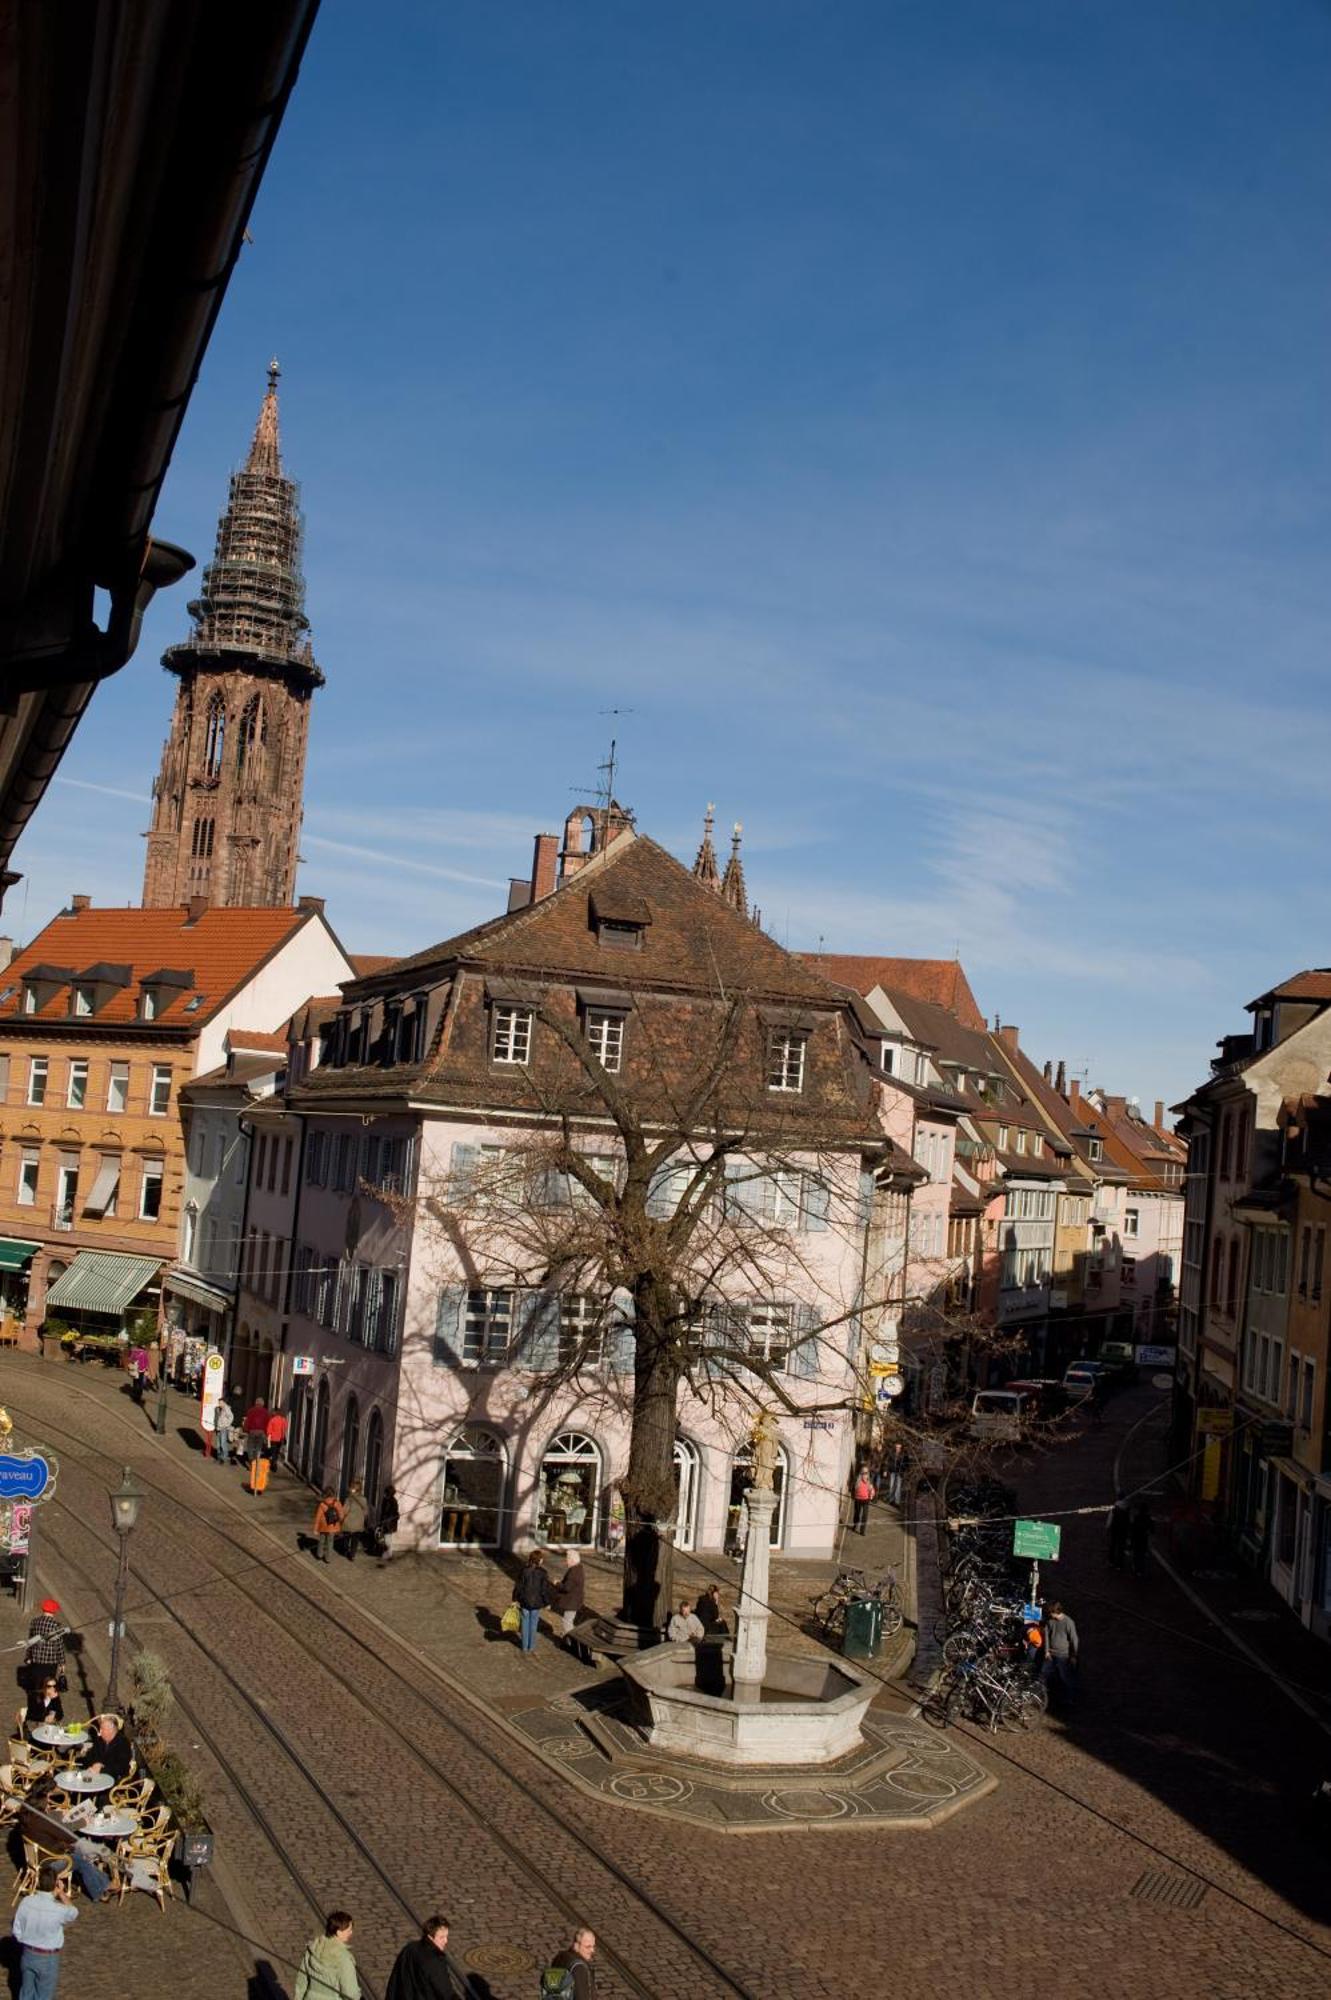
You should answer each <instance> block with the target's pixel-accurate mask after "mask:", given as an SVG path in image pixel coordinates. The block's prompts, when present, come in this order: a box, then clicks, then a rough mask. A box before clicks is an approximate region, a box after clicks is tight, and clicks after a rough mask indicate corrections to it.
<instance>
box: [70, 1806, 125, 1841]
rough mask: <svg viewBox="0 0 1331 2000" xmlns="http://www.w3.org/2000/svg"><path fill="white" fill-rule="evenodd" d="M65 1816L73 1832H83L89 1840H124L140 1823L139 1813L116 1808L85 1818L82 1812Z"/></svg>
mask: <svg viewBox="0 0 1331 2000" xmlns="http://www.w3.org/2000/svg"><path fill="white" fill-rule="evenodd" d="M63 1818H64V1822H65V1825H66V1826H67V1827H68V1828H69V1830H70V1832H71V1833H81V1834H82V1835H83V1836H84V1838H85V1839H87V1840H108V1841H114V1840H124V1839H125V1838H126V1836H127V1835H128V1834H131V1833H134V1832H135V1831H136V1830H137V1828H138V1824H139V1819H138V1814H137V1813H132V1812H122V1811H117V1810H116V1809H115V1808H112V1809H111V1810H110V1811H109V1812H106V1813H93V1814H92V1816H91V1818H85V1817H84V1815H83V1814H82V1813H80V1814H78V1815H77V1817H75V1818H73V1819H71V1818H70V1816H69V1814H68V1813H65V1814H64V1815H63Z"/></svg>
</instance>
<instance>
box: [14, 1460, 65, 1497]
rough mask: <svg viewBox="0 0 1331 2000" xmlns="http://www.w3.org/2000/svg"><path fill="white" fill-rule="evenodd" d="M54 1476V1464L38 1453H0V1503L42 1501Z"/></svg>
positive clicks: (53, 1480)
mask: <svg viewBox="0 0 1331 2000" xmlns="http://www.w3.org/2000/svg"><path fill="white" fill-rule="evenodd" d="M55 1473H56V1468H55V1461H54V1460H53V1459H49V1458H47V1457H45V1455H44V1454H43V1453H42V1452H40V1451H6V1452H0V1500H45V1499H46V1498H47V1497H48V1495H49V1494H50V1492H51V1490H52V1488H53V1487H54V1485H55Z"/></svg>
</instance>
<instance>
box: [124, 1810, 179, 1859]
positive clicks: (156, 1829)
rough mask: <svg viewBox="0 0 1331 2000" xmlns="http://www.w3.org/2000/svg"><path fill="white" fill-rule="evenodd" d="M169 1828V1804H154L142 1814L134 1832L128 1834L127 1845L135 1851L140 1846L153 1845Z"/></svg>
mask: <svg viewBox="0 0 1331 2000" xmlns="http://www.w3.org/2000/svg"><path fill="white" fill-rule="evenodd" d="M170 1829H171V1808H170V1806H154V1807H153V1809H152V1811H151V1812H148V1813H145V1814H144V1815H143V1817H142V1818H141V1819H140V1821H139V1823H138V1826H137V1827H136V1828H135V1829H134V1832H133V1833H131V1834H130V1835H129V1836H128V1840H129V1845H130V1847H131V1848H132V1849H133V1850H134V1852H136V1853H137V1852H138V1849H139V1848H140V1847H141V1846H142V1847H152V1846H155V1845H156V1844H157V1843H158V1842H159V1841H161V1839H162V1838H163V1836H164V1835H165V1834H167V1833H169V1832H170Z"/></svg>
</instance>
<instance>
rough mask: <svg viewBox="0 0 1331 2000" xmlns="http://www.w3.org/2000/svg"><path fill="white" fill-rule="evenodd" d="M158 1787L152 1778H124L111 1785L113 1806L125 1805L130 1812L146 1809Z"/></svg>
mask: <svg viewBox="0 0 1331 2000" xmlns="http://www.w3.org/2000/svg"><path fill="white" fill-rule="evenodd" d="M156 1789H157V1787H156V1786H155V1785H154V1784H153V1781H152V1779H151V1778H134V1777H131V1778H122V1779H121V1780H120V1783H119V1784H118V1785H112V1787H111V1803H112V1805H113V1806H125V1807H127V1808H128V1809H129V1811H130V1812H136V1813H141V1812H144V1811H146V1809H147V1805H148V1801H149V1799H150V1798H151V1797H152V1795H153V1793H154V1792H155V1791H156Z"/></svg>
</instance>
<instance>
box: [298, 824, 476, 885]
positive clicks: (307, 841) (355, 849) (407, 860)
mask: <svg viewBox="0 0 1331 2000" xmlns="http://www.w3.org/2000/svg"><path fill="white" fill-rule="evenodd" d="M301 841H302V844H303V845H304V846H306V847H321V848H323V849H324V851H325V852H326V853H329V854H346V855H350V856H354V857H355V859H356V860H358V861H375V862H379V863H381V864H382V865H383V866H384V867H385V868H396V869H405V870H406V871H407V872H408V873H409V874H412V875H433V876H435V877H437V878H438V880H440V881H441V882H463V883H466V884H468V885H469V886H470V887H472V888H477V889H507V887H508V880H507V878H506V877H501V876H495V875H465V874H463V873H462V871H461V870H460V869H457V868H441V867H440V866H439V865H438V863H437V862H434V861H418V860H417V859H416V857H415V856H414V855H410V854H395V853H392V852H391V851H389V850H388V849H386V848H382V847H362V846H360V845H359V844H358V843H355V842H352V841H346V840H325V839H324V838H323V837H322V836H321V835H320V834H317V833H307V834H302V836H301Z"/></svg>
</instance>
